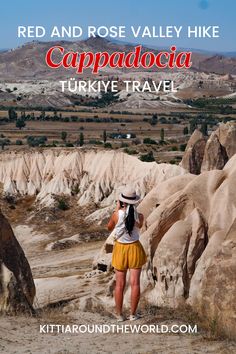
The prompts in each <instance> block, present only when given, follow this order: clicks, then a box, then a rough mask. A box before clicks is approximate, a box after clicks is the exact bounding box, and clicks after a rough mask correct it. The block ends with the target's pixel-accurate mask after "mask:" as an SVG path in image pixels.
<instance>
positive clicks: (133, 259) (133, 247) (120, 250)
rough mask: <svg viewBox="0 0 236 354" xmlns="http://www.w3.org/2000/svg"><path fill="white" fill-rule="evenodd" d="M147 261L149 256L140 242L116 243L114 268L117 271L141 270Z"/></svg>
mask: <svg viewBox="0 0 236 354" xmlns="http://www.w3.org/2000/svg"><path fill="white" fill-rule="evenodd" d="M146 261H147V255H146V253H145V251H144V248H143V246H142V244H141V243H140V241H139V240H138V241H135V242H132V243H121V242H118V241H115V242H114V247H113V252H112V261H111V264H112V266H113V267H114V268H115V269H117V270H127V269H133V268H141V267H142V266H143V265H144V264H145V263H146Z"/></svg>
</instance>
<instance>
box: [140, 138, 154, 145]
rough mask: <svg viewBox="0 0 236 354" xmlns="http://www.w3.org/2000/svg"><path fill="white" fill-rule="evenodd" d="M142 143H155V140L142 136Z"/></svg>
mask: <svg viewBox="0 0 236 354" xmlns="http://www.w3.org/2000/svg"><path fill="white" fill-rule="evenodd" d="M143 143H144V144H153V145H154V144H157V142H156V141H155V140H153V139H151V138H144V139H143Z"/></svg>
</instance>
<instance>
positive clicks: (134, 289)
mask: <svg viewBox="0 0 236 354" xmlns="http://www.w3.org/2000/svg"><path fill="white" fill-rule="evenodd" d="M140 274H141V268H135V269H130V286H131V315H135V312H136V310H137V307H138V302H139V298H140Z"/></svg>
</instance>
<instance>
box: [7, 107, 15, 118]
mask: <svg viewBox="0 0 236 354" xmlns="http://www.w3.org/2000/svg"><path fill="white" fill-rule="evenodd" d="M8 118H9V119H10V120H16V119H17V113H16V111H15V110H14V108H9V109H8Z"/></svg>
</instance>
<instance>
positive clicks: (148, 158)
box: [139, 151, 155, 162]
mask: <svg viewBox="0 0 236 354" xmlns="http://www.w3.org/2000/svg"><path fill="white" fill-rule="evenodd" d="M139 160H141V161H145V162H153V161H155V158H154V156H153V152H152V151H149V152H148V153H147V154H144V155H141V156H140V157H139Z"/></svg>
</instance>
